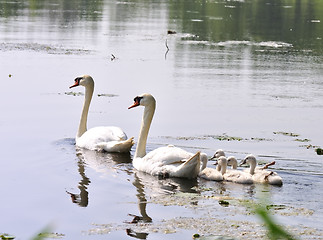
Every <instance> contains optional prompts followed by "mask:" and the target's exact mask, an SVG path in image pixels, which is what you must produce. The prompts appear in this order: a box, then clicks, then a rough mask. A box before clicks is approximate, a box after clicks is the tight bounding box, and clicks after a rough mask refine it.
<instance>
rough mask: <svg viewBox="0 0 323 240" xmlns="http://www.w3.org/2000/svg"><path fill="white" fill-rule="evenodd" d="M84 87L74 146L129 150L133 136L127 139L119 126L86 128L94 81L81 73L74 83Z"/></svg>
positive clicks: (112, 150) (107, 150) (115, 150)
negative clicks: (83, 97)
mask: <svg viewBox="0 0 323 240" xmlns="http://www.w3.org/2000/svg"><path fill="white" fill-rule="evenodd" d="M80 85H81V86H84V87H85V100H84V104H83V110H82V115H81V120H80V124H79V128H78V131H77V134H76V138H75V140H76V146H78V147H81V148H86V149H89V150H97V151H106V152H120V153H121V152H129V151H130V149H131V147H132V145H133V144H134V142H133V137H132V138H129V139H128V140H127V136H126V134H125V133H124V132H123V131H122V130H121V128H119V127H94V128H91V129H89V130H87V127H86V125H87V116H88V113H89V107H90V103H91V99H92V95H93V90H94V81H93V79H92V77H91V76H89V75H83V76H80V77H77V78H75V83H74V85H72V86H70V88H73V87H76V86H80Z"/></svg>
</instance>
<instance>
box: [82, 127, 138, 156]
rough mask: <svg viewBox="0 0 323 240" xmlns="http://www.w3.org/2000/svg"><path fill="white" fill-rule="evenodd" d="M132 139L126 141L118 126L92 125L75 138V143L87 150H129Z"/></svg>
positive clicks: (125, 136)
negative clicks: (92, 126)
mask: <svg viewBox="0 0 323 240" xmlns="http://www.w3.org/2000/svg"><path fill="white" fill-rule="evenodd" d="M132 139H133V138H131V139H128V141H127V135H126V134H125V133H124V132H123V131H122V130H121V128H119V127H114V126H110V127H94V128H91V129H89V130H87V131H86V132H85V133H84V134H83V135H82V136H81V137H79V138H77V139H76V145H77V146H78V147H81V148H86V149H89V150H105V151H107V152H111V151H113V152H129V151H130V149H131V147H132V145H133V140H132Z"/></svg>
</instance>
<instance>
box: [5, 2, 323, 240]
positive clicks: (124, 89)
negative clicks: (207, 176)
mask: <svg viewBox="0 0 323 240" xmlns="http://www.w3.org/2000/svg"><path fill="white" fill-rule="evenodd" d="M322 11H323V2H322V1H319V0H308V1H306V0H304V1H288V0H287V1H274V0H267V1H262V0H258V1H248V0H245V1H243V0H242V1H103V0H101V1H78V0H74V1H67V0H66V1H59V2H57V1H50V0H45V1H15V0H13V1H4V0H0V54H1V55H0V79H1V88H0V101H1V108H0V109H1V118H0V136H1V160H0V169H1V174H0V190H1V192H0V195H1V200H0V234H1V233H9V234H12V235H15V236H16V239H31V238H32V237H33V236H34V235H35V234H37V233H38V232H40V231H42V230H44V229H45V228H46V227H49V229H50V232H53V233H55V234H54V235H53V237H62V239H133V238H138V239H165V238H167V239H191V238H192V235H193V234H194V233H200V234H201V235H206V236H208V235H224V236H230V237H234V238H236V239H251V238H254V239H263V237H264V235H265V231H264V228H263V227H262V226H261V221H260V220H259V219H258V218H257V216H255V215H254V214H252V213H251V214H250V211H249V209H248V207H247V205H248V204H246V203H249V202H251V201H256V202H258V201H259V199H262V200H263V199H266V202H267V204H272V205H274V210H273V214H274V216H275V219H276V220H277V221H278V222H279V223H280V224H282V225H284V226H286V228H287V229H288V230H289V231H290V232H291V233H293V234H294V235H295V236H298V237H299V238H300V239H320V238H322V237H323V228H322V225H323V222H322V219H323V210H322V209H323V204H322V197H323V193H322V189H323V184H322V183H323V174H322V161H323V158H322V156H320V155H317V154H316V152H315V149H316V148H317V147H321V148H322V147H323V142H322V134H323V128H322V122H323V114H322V113H323V111H322V110H323V68H322V63H323V55H322V54H323V52H322V49H323V40H322V38H323V25H322V24H323V23H322V21H323V19H322ZM168 30H170V31H175V32H176V34H167V32H168ZM112 55H113V56H114V57H115V58H114V57H113V56H112ZM82 74H90V75H92V76H93V78H94V80H95V82H96V88H95V94H94V98H93V100H92V103H91V108H90V113H89V119H88V126H89V127H93V126H99V125H117V126H120V127H122V128H123V129H124V130H125V132H126V133H127V135H128V136H134V137H135V139H136V138H137V135H138V132H139V127H140V121H141V115H142V109H134V110H128V109H127V107H128V106H130V105H131V104H132V102H133V98H134V97H135V96H136V95H138V94H141V93H143V92H150V93H152V94H153V95H154V96H155V98H156V100H157V110H156V114H155V117H154V120H153V123H152V127H151V131H150V134H149V140H148V146H147V148H148V150H152V149H154V148H156V147H158V146H162V145H165V144H174V145H177V146H181V147H183V148H185V149H187V150H189V151H192V152H195V151H197V150H202V151H204V152H206V153H207V154H208V155H209V156H211V155H213V153H214V152H215V150H216V149H218V148H223V149H224V150H225V151H226V152H227V154H228V155H235V156H236V157H237V158H238V159H239V160H240V159H242V158H243V157H244V156H245V155H246V154H248V153H253V154H254V155H256V156H257V157H258V159H259V160H260V161H261V162H270V161H276V165H274V166H273V167H272V168H273V169H275V171H277V172H278V173H279V174H280V175H281V176H282V177H283V180H284V185H283V186H282V187H273V186H262V185H251V186H242V185H239V184H232V183H215V182H207V181H204V180H201V179H197V180H181V179H166V180H159V179H158V178H156V177H152V176H148V175H146V174H143V173H140V172H136V170H134V169H133V167H132V164H131V159H132V156H133V153H134V149H135V148H133V150H132V152H131V154H130V155H118V154H103V153H95V152H89V151H85V150H80V149H75V146H74V136H75V134H76V130H77V126H78V122H79V118H80V113H81V107H82V102H83V95H81V94H76V96H74V95H75V94H70V89H69V88H68V87H69V86H70V85H72V84H73V81H74V78H75V77H76V76H78V75H82ZM73 90H75V92H83V89H81V88H79V89H73ZM210 165H211V164H210ZM223 199H225V200H226V201H229V203H230V204H229V207H225V206H223V205H221V204H219V200H223ZM275 206H276V207H275ZM128 214H134V215H138V216H142V217H143V219H142V220H141V221H139V223H129V222H131V221H132V220H133V218H134V217H133V216H131V215H130V216H129V215H128Z"/></svg>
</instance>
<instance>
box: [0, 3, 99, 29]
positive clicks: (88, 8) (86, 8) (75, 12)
mask: <svg viewBox="0 0 323 240" xmlns="http://www.w3.org/2000/svg"><path fill="white" fill-rule="evenodd" d="M103 5H104V4H103V0H98V1H83V0H73V1H71V0H63V1H60V2H59V3H58V4H53V2H52V1H49V0H33V1H28V3H27V4H26V1H24V0H18V1H0V17H6V18H7V17H11V16H21V15H23V14H24V10H29V12H27V13H28V15H30V16H32V17H34V16H40V15H43V14H46V15H47V16H48V19H49V21H50V22H56V20H58V21H59V22H60V23H61V24H66V23H71V22H74V21H79V20H87V21H98V19H101V15H102V11H103ZM40 10H46V11H40Z"/></svg>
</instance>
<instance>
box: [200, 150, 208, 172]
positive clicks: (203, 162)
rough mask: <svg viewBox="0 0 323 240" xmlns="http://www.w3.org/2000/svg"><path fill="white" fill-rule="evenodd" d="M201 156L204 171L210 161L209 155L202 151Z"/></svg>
mask: <svg viewBox="0 0 323 240" xmlns="http://www.w3.org/2000/svg"><path fill="white" fill-rule="evenodd" d="M200 158H201V161H202V166H201V170H200V171H203V170H204V169H205V168H206V166H207V161H208V159H207V155H206V154H204V153H201V154H200Z"/></svg>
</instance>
